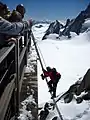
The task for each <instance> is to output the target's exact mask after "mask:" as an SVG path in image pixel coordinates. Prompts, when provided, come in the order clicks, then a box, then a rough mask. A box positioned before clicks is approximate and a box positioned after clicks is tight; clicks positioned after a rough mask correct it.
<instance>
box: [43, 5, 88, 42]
mask: <svg viewBox="0 0 90 120" xmlns="http://www.w3.org/2000/svg"><path fill="white" fill-rule="evenodd" d="M87 18H90V4H89V5H88V7H87V8H86V10H84V11H81V13H80V14H79V15H78V16H77V17H76V18H74V19H72V20H70V19H67V21H66V25H65V26H63V25H62V24H61V23H59V22H58V20H56V21H55V22H52V23H51V24H50V26H49V28H48V29H47V31H46V33H45V35H44V36H43V38H42V40H44V39H46V36H47V35H49V34H51V33H56V34H59V37H61V36H62V35H64V36H68V38H71V35H70V32H75V33H76V34H77V35H79V33H80V32H84V31H85V30H87V29H86V28H85V29H84V30H82V25H83V23H84V22H85V20H86V19H87ZM61 28H64V30H63V31H60V30H61Z"/></svg>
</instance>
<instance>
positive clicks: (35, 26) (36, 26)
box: [35, 25, 43, 28]
mask: <svg viewBox="0 0 90 120" xmlns="http://www.w3.org/2000/svg"><path fill="white" fill-rule="evenodd" d="M35 27H36V28H41V27H43V25H39V26H35Z"/></svg>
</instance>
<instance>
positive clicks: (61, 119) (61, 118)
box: [31, 31, 63, 120]
mask: <svg viewBox="0 0 90 120" xmlns="http://www.w3.org/2000/svg"><path fill="white" fill-rule="evenodd" d="M31 37H32V40H33V43H34V46H35V49H36V52H37V55H38V58H39V61H40V64H41V68H42V71H43V73H44V68H43V64H42V61H41V58H40V54H39V51H38V48H37V45H36V42H35V37H34V35H33V32H32V31H31ZM45 80H46V83H47V86H48V80H47V78H45ZM48 88H49V86H48ZM50 94H51V96H52V93H51V92H50ZM53 103H54V104H55V107H56V110H57V112H58V115H59V117H60V120H63V117H62V115H61V113H60V110H59V108H58V106H57V104H56V102H55V99H54V98H53Z"/></svg>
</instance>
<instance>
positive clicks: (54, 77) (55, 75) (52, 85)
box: [41, 67, 61, 98]
mask: <svg viewBox="0 0 90 120" xmlns="http://www.w3.org/2000/svg"><path fill="white" fill-rule="evenodd" d="M46 69H47V70H45V69H44V70H43V72H44V74H41V77H42V79H44V78H46V77H50V81H49V82H48V86H49V92H53V93H52V97H51V98H55V97H56V89H57V84H58V82H59V79H60V78H61V74H60V73H59V72H57V70H56V68H51V67H46Z"/></svg>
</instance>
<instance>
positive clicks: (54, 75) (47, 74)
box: [44, 71, 61, 81]
mask: <svg viewBox="0 0 90 120" xmlns="http://www.w3.org/2000/svg"><path fill="white" fill-rule="evenodd" d="M44 76H45V77H50V79H51V80H52V81H55V80H59V79H60V78H61V75H60V73H58V72H56V73H54V72H53V71H50V72H48V71H44Z"/></svg>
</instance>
